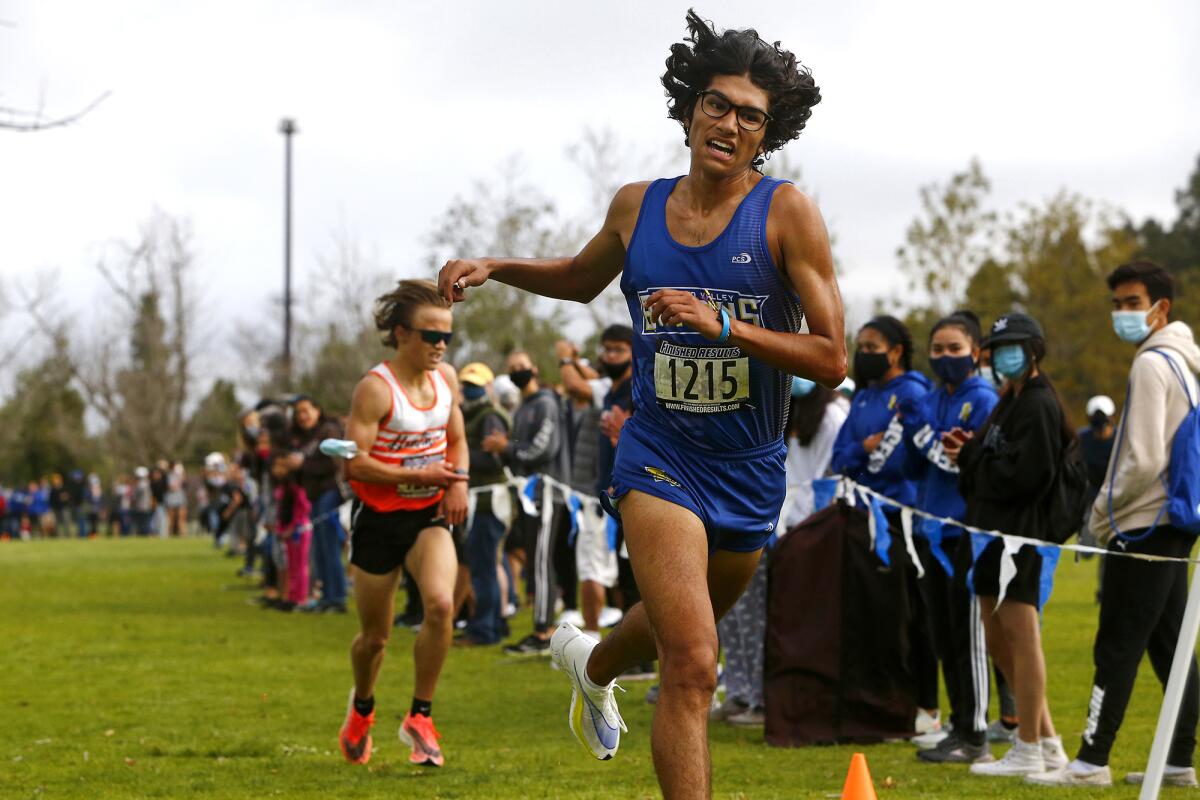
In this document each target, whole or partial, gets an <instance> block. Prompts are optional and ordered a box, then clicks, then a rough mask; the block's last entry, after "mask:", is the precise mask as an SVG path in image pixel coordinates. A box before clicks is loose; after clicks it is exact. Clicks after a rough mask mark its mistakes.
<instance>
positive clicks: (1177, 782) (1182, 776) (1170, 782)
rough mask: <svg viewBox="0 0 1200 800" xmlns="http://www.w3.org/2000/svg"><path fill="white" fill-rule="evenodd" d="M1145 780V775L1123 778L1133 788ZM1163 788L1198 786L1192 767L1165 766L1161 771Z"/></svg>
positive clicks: (1131, 774)
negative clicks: (1132, 785)
mask: <svg viewBox="0 0 1200 800" xmlns="http://www.w3.org/2000/svg"><path fill="white" fill-rule="evenodd" d="M1145 780H1146V773H1144V772H1131V773H1129V774H1128V775H1126V776H1125V782H1126V783H1132V784H1134V785H1135V786H1141V785H1142V784H1143V783H1144V782H1145ZM1162 785H1163V786H1183V787H1185V788H1195V787H1196V786H1200V783H1197V782H1196V769H1195V768H1194V767H1172V766H1171V765H1170V764H1168V765H1167V767H1166V769H1164V770H1163V779H1162Z"/></svg>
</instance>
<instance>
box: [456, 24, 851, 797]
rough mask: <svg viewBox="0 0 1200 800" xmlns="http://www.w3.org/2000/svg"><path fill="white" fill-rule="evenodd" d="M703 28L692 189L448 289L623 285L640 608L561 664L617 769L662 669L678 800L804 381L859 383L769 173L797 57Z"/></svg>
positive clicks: (624, 509)
mask: <svg viewBox="0 0 1200 800" xmlns="http://www.w3.org/2000/svg"><path fill="white" fill-rule="evenodd" d="M687 24H688V29H689V32H690V35H689V37H688V39H689V41H688V42H687V43H679V44H675V45H673V46H672V47H671V55H670V57H669V58H668V59H667V71H666V74H664V75H663V78H662V82H663V85H664V86H665V87H666V89H667V93H668V94H669V95H670V102H669V114H670V116H671V117H672V118H673V119H675V120H677V121H678V122H679V123H680V124H681V125H682V126H683V129H684V133H685V141H686V143H687V146H688V148H689V150H690V151H691V167H690V169H689V171H688V174H687V175H684V176H682V177H681V178H673V179H664V180H657V181H653V182H649V183H634V184H630V185H627V186H624V187H622V188H621V189H620V190H619V191H618V192H617V194H616V197H615V198H614V199H613V202H612V205H611V207H610V208H609V211H608V217H607V219H606V220H605V223H604V227H603V228H602V229H601V231H600V232H599V233H598V234H596V236H595V237H594V238H593V239H592V240H591V241H590V242H589V243H588V244H587V245H586V246H585V247H584V248H583V250H582V251H581V252H580V253H579V254H578V255H576V256H574V257H568V258H551V259H518V258H480V259H471V260H455V261H450V262H449V263H447V264H446V265H445V266H444V267H443V268H442V270H441V274H440V275H439V285H438V288H439V291H441V292H442V294H443V296H445V297H446V298H447V299H451V300H462V299H463V290H464V289H465V288H466V287H471V286H479V285H481V284H483V283H484V282H485V281H487V280H488V279H489V278H491V279H494V280H498V281H501V282H503V283H507V284H509V285H512V286H516V287H518V288H521V289H524V290H526V291H529V292H533V293H536V294H539V295H543V296H546V297H556V298H561V299H567V300H576V301H579V302H584V303H586V302H589V301H590V300H592V298H594V297H595V296H596V295H597V294H599V293H600V291H601V290H602V289H603V288H604V287H605V286H607V285H608V283H609V282H610V281H612V280H613V278H615V277H616V276H617V275H618V274H620V273H621V272H622V270H623V272H624V274H623V276H622V278H621V289H622V291H623V292H624V294H625V297H626V298H627V300H628V304H629V312H630V316H631V317H632V320H633V328H634V345H633V398H634V413H633V416H632V417H631V418H630V419H629V421H628V422H627V423H626V424H625V427H624V429H623V431H622V433H621V438H620V442H619V445H618V447H617V456H616V463H615V466H614V468H613V477H612V486H611V488H610V489H609V491H608V493H607V495H606V497H607V499H608V500H609V501H610V502H611V504H612V505H614V506H616V508H617V509H618V510H619V512H620V516H621V520H622V522H623V523H624V529H625V540H626V545H627V547H628V549H629V556H630V561H631V563H632V565H633V569H634V573H635V574H636V577H637V582H638V588H639V589H640V590H641V594H642V603H641V604H639V605H637V606H635V607H634V608H633V609H631V610H630V611H629V613H628V614H627V615H626V616H625V619H624V621H623V622H622V623H621V625H620V626H619V627H618V628H617V629H616V630H615V631H614V632H613V633H611V634H610V635H609V636H607V637H606V638H605V639H604V640H603V641H602V642H600V643H599V644H597V643H596V642H594V641H593V640H592V639H591V638H590V637H586V636H583V635H582V634H581V633H580V632H579V631H578V630H577V629H575V628H574V627H573V626H569V625H564V626H562V627H560V628H559V630H558V631H556V633H555V635H554V639H553V642H552V645H551V651H552V655H553V657H554V659H555V661H556V663H557V664H558V665H559V666H560V667H561V668H562V669H563V671H564V672H565V673H566V675H567V676H568V678H569V679H570V681H571V686H572V702H571V716H570V721H571V728H572V730H573V731H574V732H575V735H576V736H577V737H578V738H579V739H580V741H582V742H583V743H584V745H585V746H586V747H587V748H588V749H589V750H590V751H591V752H592V754H593V755H595V756H596V757H597V758H602V759H604V758H610V757H611V756H612V755H613V754H614V753H615V752H616V750H617V745H618V743H619V735H620V730H622V729H623V728H624V723H623V722H622V721H621V717H620V714H619V713H618V712H617V707H616V702H615V700H614V699H613V692H612V688H613V685H614V684H613V682H614V679H615V678H616V676H617V675H618V674H620V673H621V672H622V670H624V669H627V668H629V667H631V666H633V665H634V664H639V663H643V662H646V661H651V660H653V659H655V658H657V659H658V660H659V662H660V664H661V690H660V694H659V700H658V705H657V707H656V711H655V718H654V725H653V732H652V744H651V746H652V750H653V754H654V766H655V770H656V771H657V773H658V780H659V784H660V785H661V787H662V790H663V794H664V796H666V797H668V798H679V797H688V798H692V797H708V796H709V794H710V791H711V788H710V784H711V779H710V774H709V772H710V770H709V756H708V746H707V742H706V730H707V711H708V706H709V701H710V699H711V697H712V693H713V690H714V688H715V685H716V665H717V628H716V620H717V619H718V618H719V617H720V616H722V615H723V614H724V613H725V612H726V611H727V610H728V609H729V607H730V606H731V605H733V603H734V601H735V600H736V599H737V597H738V596H739V595H740V594H741V593H742V591H743V590H744V588H745V586H746V584H747V582H748V581H749V580H750V578H751V577H752V576H753V574H754V570H755V566H756V565H757V563H758V558H759V553H760V551H761V549H762V547H763V545H764V544H765V543H766V541H767V540H768V538H769V537H770V536H771V532H772V531H773V530H774V528H775V525H776V524H777V523H778V517H779V510H780V507H781V505H782V503H783V495H784V467H783V464H784V453H785V447H784V444H783V440H782V435H783V431H784V428H785V426H786V423H787V409H788V400H789V397H790V387H791V377H790V376H791V375H800V376H802V377H806V378H810V379H812V380H815V381H818V382H820V383H822V384H825V385H827V386H836V385H838V384H839V383H840V382H841V381H842V379H843V378H844V377H845V374H846V349H845V339H844V332H843V316H842V305H841V298H840V296H839V293H838V287H837V283H836V281H835V279H834V273H833V265H832V262H831V259H830V253H829V240H828V236H827V234H826V231H825V226H824V223H823V222H822V220H821V215H820V213H819V212H818V211H817V208H816V206H815V205H814V204H813V203H812V201H811V200H809V199H808V198H807V197H805V196H804V195H803V194H802V193H801V192H800V191H798V190H797V189H796V188H795V187H794V186H792V185H791V184H788V183H785V182H781V181H777V180H774V179H772V178H769V177H767V176H765V175H763V174H762V173H761V172H760V171H759V167H760V165H761V164H762V161H763V157H764V156H765V155H766V154H767V153H770V152H772V151H774V150H777V149H779V148H780V147H782V146H783V145H784V144H786V143H787V142H788V141H789V140H791V139H794V138H796V137H797V136H798V135H799V134H800V131H801V130H802V129H803V127H804V123H805V121H806V120H807V119H808V118H809V116H810V114H811V108H812V106H813V105H815V104H816V103H817V102H818V100H819V99H820V93H819V91H818V90H817V87H816V85H815V83H814V82H813V79H812V76H811V75H810V74H809V72H808V70H807V69H804V68H803V67H801V66H800V65H799V64H798V63H797V61H796V58H795V56H793V55H792V54H791V53H789V52H787V51H785V50H782V49H780V48H779V47H777V46H772V45H770V44H768V43H767V42H765V41H763V40H762V39H761V38H759V36H758V34H757V33H756V32H755V31H753V30H744V31H725V32H724V33H722V34H718V33H717V32H716V31H715V30H714V29H713V28H712V26H711V25H710V23H708V22H705V21H704V20H701V19H700V18H699V17H697V16H696V15H695V14H694V13H692V12H689V13H688V17H687ZM804 316H807V322H808V333H807V334H801V333H799V330H800V325H801V320H802V318H803V317H804Z"/></svg>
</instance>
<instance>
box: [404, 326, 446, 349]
mask: <svg viewBox="0 0 1200 800" xmlns="http://www.w3.org/2000/svg"><path fill="white" fill-rule="evenodd" d="M409 330H410V331H412V332H413V333H419V334H421V341H423V342H425V344H431V345H434V346H435V347H436V346H437V343H438V342H441V343H442V344H444V345H446V346H447V347H449V346H450V340H451V339H453V338H454V334H453V333H452V332H451V331H427V330H423V329H421V328H409Z"/></svg>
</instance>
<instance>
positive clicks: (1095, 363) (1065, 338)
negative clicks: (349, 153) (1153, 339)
mask: <svg viewBox="0 0 1200 800" xmlns="http://www.w3.org/2000/svg"><path fill="white" fill-rule="evenodd" d="M1005 228H1006V231H1005V239H1006V241H1005V247H1006V252H1007V259H1008V269H1009V270H1011V272H1012V274H1013V275H1014V277H1015V279H1016V282H1017V285H1018V287H1019V300H1018V303H1017V305H1019V307H1021V308H1023V309H1024V310H1025V311H1026V312H1027V313H1029V314H1031V315H1032V316H1033V317H1034V318H1035V319H1037V320H1038V321H1039V322H1040V323H1041V324H1042V327H1043V328H1044V330H1045V332H1046V373H1047V374H1048V375H1049V376H1050V377H1051V379H1052V380H1053V381H1054V384H1055V386H1056V387H1057V388H1058V390H1059V392H1060V393H1061V394H1062V396H1063V400H1064V402H1065V403H1066V404H1067V407H1068V411H1069V412H1070V414H1071V415H1072V417H1073V418H1074V419H1075V420H1077V421H1079V420H1080V419H1081V418H1082V416H1083V407H1084V405H1085V403H1086V402H1087V398H1088V397H1090V396H1092V395H1094V394H1101V393H1102V394H1108V395H1110V396H1112V397H1113V398H1114V399H1115V400H1117V402H1118V404H1119V403H1120V400H1121V397H1122V396H1123V391H1122V389H1123V387H1124V385H1125V379H1126V376H1127V374H1128V371H1129V361H1130V359H1131V357H1132V356H1133V353H1132V351H1131V350H1130V349H1129V347H1128V346H1127V345H1124V344H1122V343H1121V341H1120V340H1119V339H1117V337H1116V336H1114V335H1112V332H1111V330H1109V326H1108V313H1109V303H1108V289H1107V286H1106V285H1105V283H1104V278H1105V276H1106V275H1108V273H1109V272H1111V271H1112V270H1113V269H1115V268H1116V267H1117V266H1118V265H1119V264H1121V263H1123V262H1125V261H1128V260H1129V259H1130V258H1131V257H1132V255H1133V253H1134V252H1135V251H1136V247H1137V242H1136V240H1134V238H1133V237H1132V236H1130V235H1129V234H1128V233H1127V232H1126V231H1124V230H1122V228H1121V226H1119V225H1116V224H1114V223H1113V221H1112V219H1111V215H1106V214H1098V213H1096V212H1095V211H1094V210H1093V207H1092V204H1091V203H1089V202H1088V201H1087V200H1085V199H1083V198H1081V197H1079V196H1078V195H1074V194H1069V193H1067V192H1060V193H1059V194H1057V195H1055V196H1054V197H1052V198H1050V199H1049V200H1048V201H1046V203H1045V204H1044V205H1042V206H1035V205H1028V204H1027V205H1024V206H1022V208H1021V210H1020V211H1019V212H1018V214H1017V215H1015V216H1014V217H1012V218H1011V219H1010V220H1009V221H1008V223H1007V224H1006V225H1005ZM1089 231H1095V233H1094V234H1092V235H1091V236H1089V235H1088V234H1089Z"/></svg>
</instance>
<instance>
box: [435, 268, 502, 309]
mask: <svg viewBox="0 0 1200 800" xmlns="http://www.w3.org/2000/svg"><path fill="white" fill-rule="evenodd" d="M491 274H492V270H491V268H490V267H488V266H487V264H486V262H485V261H484V259H482V258H456V259H453V260H451V261H447V262H446V265H445V266H443V267H442V269H441V271H440V272H438V294H440V295H441V296H442V297H444V298H446V302H447V303H460V302H462V301H463V300H464V299H466V298H465V296H464V291H465V290H466V288H467V287H468V286H481V285H483V283H484V282H485V281H487V279H488V278H489V277H490V276H491Z"/></svg>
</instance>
